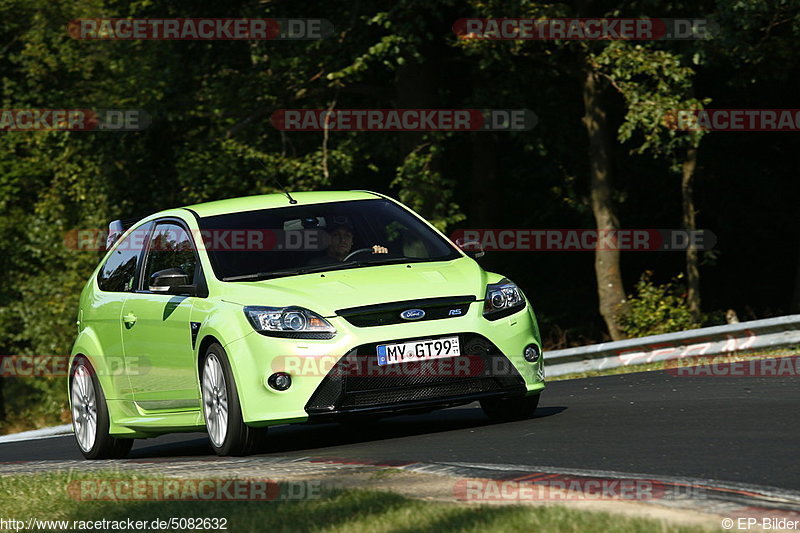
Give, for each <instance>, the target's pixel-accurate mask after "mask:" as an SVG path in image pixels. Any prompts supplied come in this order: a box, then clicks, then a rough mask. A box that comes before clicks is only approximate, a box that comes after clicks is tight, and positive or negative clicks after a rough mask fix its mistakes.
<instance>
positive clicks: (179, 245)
mask: <svg viewBox="0 0 800 533" xmlns="http://www.w3.org/2000/svg"><path fill="white" fill-rule="evenodd" d="M168 268H177V269H179V270H181V271H182V272H183V273H184V274H186V276H187V278H188V283H187V284H188V285H192V284H194V278H195V270H196V268H197V256H196V255H195V252H194V246H193V245H192V239H191V237H190V236H189V234H188V233H187V231H186V230H185V229H184V228H183V227H182V226H180V225H178V224H176V223H174V222H162V223H160V224H157V225H156V229H155V231H153V235H152V236H151V238H150V243H149V245H148V247H147V260H146V261H145V278H144V279H145V281H144V283H145V285H146V284H148V283H149V282H150V281H151V279H150V278H151V276H152V275H153V274H154V273H156V272H158V271H160V270H165V269H168Z"/></svg>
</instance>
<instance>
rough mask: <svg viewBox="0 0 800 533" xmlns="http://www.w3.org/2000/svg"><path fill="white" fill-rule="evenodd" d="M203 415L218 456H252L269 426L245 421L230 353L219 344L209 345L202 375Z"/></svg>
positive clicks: (261, 442)
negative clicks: (229, 357)
mask: <svg viewBox="0 0 800 533" xmlns="http://www.w3.org/2000/svg"><path fill="white" fill-rule="evenodd" d="M200 388H201V391H202V396H203V417H204V418H205V421H206V428H207V429H208V437H209V441H210V442H211V447H212V448H213V449H214V452H215V453H216V454H217V455H234V456H241V455H250V454H252V453H254V452H256V451H257V450H258V449H259V447H260V446H261V445H262V444H263V443H264V440H265V438H266V434H267V428H265V427H264V428H255V427H251V426H248V425H247V424H245V423H244V419H243V418H242V408H241V404H240V402H239V395H238V393H237V392H236V382H235V381H234V379H233V372H232V371H231V366H230V363H229V362H228V356H227V354H226V353H225V350H224V349H223V348H222V346H220V345H219V344H217V343H214V344H212V345H211V346H209V347H208V349H207V350H206V353H205V357H204V358H203V366H202V371H201V374H200Z"/></svg>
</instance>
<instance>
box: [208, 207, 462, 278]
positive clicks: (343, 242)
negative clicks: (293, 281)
mask: <svg viewBox="0 0 800 533" xmlns="http://www.w3.org/2000/svg"><path fill="white" fill-rule="evenodd" d="M199 223H200V229H201V236H202V238H203V241H204V243H205V247H206V250H207V251H208V254H209V258H210V259H211V265H212V267H213V268H214V273H215V274H216V276H217V277H218V278H220V279H225V280H227V281H235V278H238V277H241V276H248V277H249V276H253V275H257V276H258V277H270V276H271V275H292V274H294V273H302V272H299V271H302V270H309V269H314V270H315V271H319V270H324V269H325V268H330V269H339V268H360V267H363V266H368V265H369V264H371V263H374V264H378V263H386V262H390V261H396V262H404V261H409V262H411V261H414V262H419V261H443V260H449V259H456V258H458V257H460V254H459V253H458V252H457V251H456V250H455V249H454V247H453V245H452V244H451V243H450V242H449V241H447V240H446V239H444V238H442V237H441V236H440V235H439V234H437V233H436V232H434V231H432V230H431V229H430V228H429V227H428V226H427V225H425V224H424V223H422V222H421V221H420V220H419V219H418V218H417V217H416V216H414V215H413V214H412V213H409V212H408V211H406V210H405V209H403V208H402V207H400V206H398V205H397V204H395V203H394V202H390V201H388V200H383V199H375V200H354V201H348V202H335V203H327V204H313V205H306V206H303V205H296V206H288V207H281V208H276V209H263V210H257V211H246V212H242V213H230V214H225V215H217V216H213V217H204V218H201V219H200V222H199ZM374 247H377V249H378V250H379V253H373V249H374ZM294 271H298V272H294ZM231 278H234V279H231Z"/></svg>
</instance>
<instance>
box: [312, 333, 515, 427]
mask: <svg viewBox="0 0 800 533" xmlns="http://www.w3.org/2000/svg"><path fill="white" fill-rule="evenodd" d="M457 335H458V337H459V341H460V344H461V352H462V354H464V355H462V356H460V357H452V358H444V359H434V360H427V361H421V362H417V361H414V362H407V363H400V364H398V365H386V366H381V367H378V366H377V356H376V353H377V352H376V346H377V343H372V344H365V345H362V346H359V347H357V348H355V349H353V350H351V351H350V352H349V353H348V354H347V355H345V356H344V357H342V359H340V360H339V362H338V363H337V364H336V365H335V366H334V367H333V368H332V369H331V370H330V372H328V374H327V375H326V376H325V378H324V379H323V380H322V383H320V385H319V387H317V390H316V391H315V392H314V394H313V395H312V396H311V399H310V400H309V401H308V403H307V404H306V407H305V409H306V412H307V413H309V415H316V414H330V413H346V412H352V411H358V410H363V409H378V410H392V409H400V408H403V407H408V406H410V405H414V406H416V405H425V404H430V405H436V404H437V402H439V403H446V402H447V401H452V400H456V399H465V400H466V401H469V397H470V396H483V395H486V396H488V395H492V394H498V395H499V394H503V393H524V392H525V381H524V380H523V378H522V376H520V374H519V372H517V370H516V369H515V368H514V366H513V365H512V364H511V362H510V361H509V360H508V359H507V358H506V357H505V356H504V355H503V354H502V353H501V352H500V350H499V349H498V348H497V347H496V346H495V345H494V344H492V343H491V342H490V341H489V340H487V339H486V338H485V337H482V336H480V335H477V334H473V333H460V334H457ZM413 340H414V339H403V340H397V341H395V340H392V341H384V342H381V343H380V344H384V343H386V342H407V341H413Z"/></svg>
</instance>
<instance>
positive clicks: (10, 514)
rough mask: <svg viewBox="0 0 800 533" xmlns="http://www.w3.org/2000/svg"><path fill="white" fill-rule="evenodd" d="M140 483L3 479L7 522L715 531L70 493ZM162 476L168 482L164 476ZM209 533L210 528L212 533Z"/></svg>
mask: <svg viewBox="0 0 800 533" xmlns="http://www.w3.org/2000/svg"><path fill="white" fill-rule="evenodd" d="M97 479H108V480H111V479H114V480H120V479H139V480H151V479H153V478H152V477H145V476H141V475H135V474H130V473H120V472H104V473H97V472H93V473H86V472H83V473H77V472H70V473H47V474H32V475H14V476H6V477H0V517H4V518H5V519H6V520H7V519H9V518H14V519H17V520H27V519H28V518H29V517H36V518H39V519H43V520H69V521H73V520H102V519H106V520H123V519H125V520H127V519H128V518H131V519H133V520H147V521H151V520H153V519H156V518H160V519H169V518H171V517H187V518H188V517H195V518H197V517H203V518H214V517H216V518H226V519H227V530H228V531H233V532H236V533H239V532H250V531H253V532H263V531H269V532H277V531H299V532H306V531H307V532H311V531H315V532H316V531H324V532H351V531H358V532H409V533H411V532H418V531H423V532H424V531H431V532H436V533H445V532H450V531H459V532H470V531H474V532H476V533H477V532H486V531H512V532H513V531H519V532H525V533H530V532H531V531H547V532H548V533H557V532H582V533H593V532H597V533H601V532H602V533H605V532H608V531H614V532H619V533H627V532H631V533H634V532H635V533H654V532H667V531H669V532H699V531H709V530H707V529H700V528H696V527H676V526H673V525H669V524H667V523H664V522H661V521H656V520H648V519H643V518H630V517H624V516H620V515H615V514H608V513H598V512H585V511H578V510H571V509H568V508H567V507H563V506H547V507H539V506H523V505H508V506H497V505H492V506H478V505H465V504H458V503H437V502H428V501H420V500H413V499H409V498H405V497H403V496H400V495H397V494H393V493H389V492H380V491H361V490H339V491H333V492H329V493H323V495H322V496H321V497H320V498H318V499H314V500H304V501H293V502H286V501H276V502H229V501H228V502H226V501H222V502H213V501H203V502H185V501H183V502H174V501H173V502H149V501H78V500H76V499H73V498H72V497H71V496H70V495H69V493H68V490H67V487H68V486H69V483H70V482H72V481H77V480H97ZM159 479H163V478H159ZM206 531H208V530H206Z"/></svg>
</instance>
